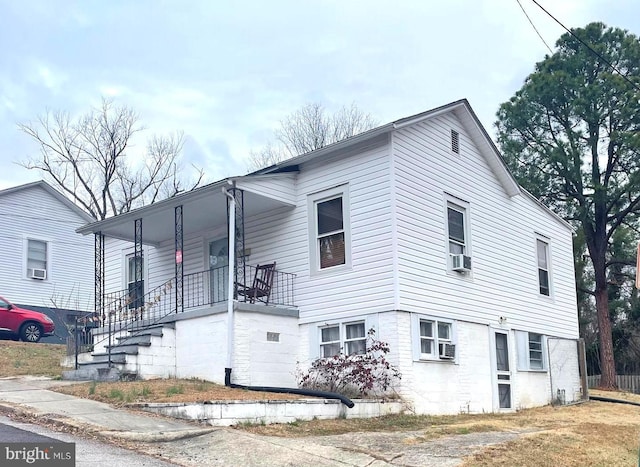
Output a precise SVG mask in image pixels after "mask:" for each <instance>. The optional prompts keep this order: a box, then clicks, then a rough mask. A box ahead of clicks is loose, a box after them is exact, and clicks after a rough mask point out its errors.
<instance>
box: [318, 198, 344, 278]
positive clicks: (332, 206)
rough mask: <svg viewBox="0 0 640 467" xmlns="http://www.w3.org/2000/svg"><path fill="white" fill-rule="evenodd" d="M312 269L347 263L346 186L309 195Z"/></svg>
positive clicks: (320, 269)
mask: <svg viewBox="0 0 640 467" xmlns="http://www.w3.org/2000/svg"><path fill="white" fill-rule="evenodd" d="M309 212H310V213H311V216H312V217H311V219H310V247H311V251H310V253H311V268H312V271H323V270H329V269H331V268H335V267H339V266H348V265H350V251H349V250H350V248H349V241H350V233H349V198H348V192H347V186H341V187H337V188H334V189H331V190H327V191H324V192H321V193H318V194H315V195H311V196H309Z"/></svg>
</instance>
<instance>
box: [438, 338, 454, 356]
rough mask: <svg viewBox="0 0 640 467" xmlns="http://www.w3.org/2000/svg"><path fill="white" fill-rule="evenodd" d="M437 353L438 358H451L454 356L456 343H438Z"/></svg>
mask: <svg viewBox="0 0 640 467" xmlns="http://www.w3.org/2000/svg"><path fill="white" fill-rule="evenodd" d="M438 353H439V355H440V358H442V359H444V360H453V359H454V358H456V345H455V344H451V343H449V342H441V343H439V344H438Z"/></svg>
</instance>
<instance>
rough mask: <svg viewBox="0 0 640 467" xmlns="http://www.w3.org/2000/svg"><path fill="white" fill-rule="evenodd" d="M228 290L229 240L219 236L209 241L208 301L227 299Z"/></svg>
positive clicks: (214, 301)
mask: <svg viewBox="0 0 640 467" xmlns="http://www.w3.org/2000/svg"><path fill="white" fill-rule="evenodd" d="M228 290H229V241H228V240H227V238H221V239H219V240H214V241H212V242H209V301H210V302H211V303H218V302H224V301H226V300H227V292H228Z"/></svg>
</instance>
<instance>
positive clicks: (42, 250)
mask: <svg viewBox="0 0 640 467" xmlns="http://www.w3.org/2000/svg"><path fill="white" fill-rule="evenodd" d="M34 271H35V272H34ZM38 271H45V272H44V274H46V271H47V242H44V241H42V240H32V239H29V240H27V275H28V276H29V277H33V276H34V275H38V274H39V273H38Z"/></svg>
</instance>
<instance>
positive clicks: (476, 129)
mask: <svg viewBox="0 0 640 467" xmlns="http://www.w3.org/2000/svg"><path fill="white" fill-rule="evenodd" d="M449 112H454V113H455V115H456V116H457V117H458V118H459V119H460V121H461V123H462V124H463V126H464V127H465V129H466V130H467V131H468V132H469V135H470V136H471V138H472V140H473V142H474V143H475V144H476V145H477V146H478V148H479V149H480V152H481V153H482V155H483V156H484V157H485V158H486V159H487V162H488V163H489V166H490V167H491V169H492V170H493V172H494V173H495V175H496V177H497V178H498V180H499V181H500V183H501V184H502V186H503V188H504V189H505V191H506V193H507V194H508V195H509V196H515V195H519V194H520V185H519V184H518V182H517V181H516V179H515V178H514V177H513V175H512V174H511V172H510V171H509V169H508V168H507V165H506V163H505V162H504V160H503V159H502V155H501V154H500V151H498V148H496V146H495V144H494V143H493V141H492V140H491V138H490V137H489V134H488V133H487V131H486V130H485V129H484V127H483V126H482V124H481V123H480V120H479V119H478V117H477V116H476V114H475V112H474V111H473V109H472V108H471V105H470V104H469V101H467V100H466V99H461V100H458V101H455V102H451V103H450V104H446V105H443V106H440V107H436V108H435V109H431V110H427V111H425V112H422V113H419V114H416V115H412V116H410V117H405V118H401V119H400V120H396V121H393V122H391V123H387V124H386V125H382V126H379V127H377V128H373V129H371V130H368V131H365V132H364V133H360V134H357V135H355V136H351V137H349V138H347V139H344V140H342V141H338V142H337V143H333V144H329V145H327V146H324V147H322V148H320V149H316V150H315V151H311V152H308V153H305V154H301V155H299V156H296V157H294V158H291V159H287V160H285V161H282V162H280V163H278V164H275V165H272V166H270V167H266V168H264V169H260V170H257V171H256V172H253V173H251V174H249V175H257V174H267V173H273V172H282V171H285V170H288V169H290V168H291V167H292V166H295V165H298V164H301V163H304V162H308V161H310V160H313V159H316V158H319V157H322V156H323V155H325V154H327V153H330V152H334V151H338V150H344V149H347V148H350V147H352V146H355V145H358V144H362V143H364V142H366V141H370V140H372V139H374V138H376V137H379V136H381V135H385V134H388V133H391V132H392V131H394V130H399V129H401V128H404V127H406V126H409V125H414V124H416V123H420V122H422V121H424V120H428V119H431V118H434V117H437V116H439V115H442V114H444V113H449Z"/></svg>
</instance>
